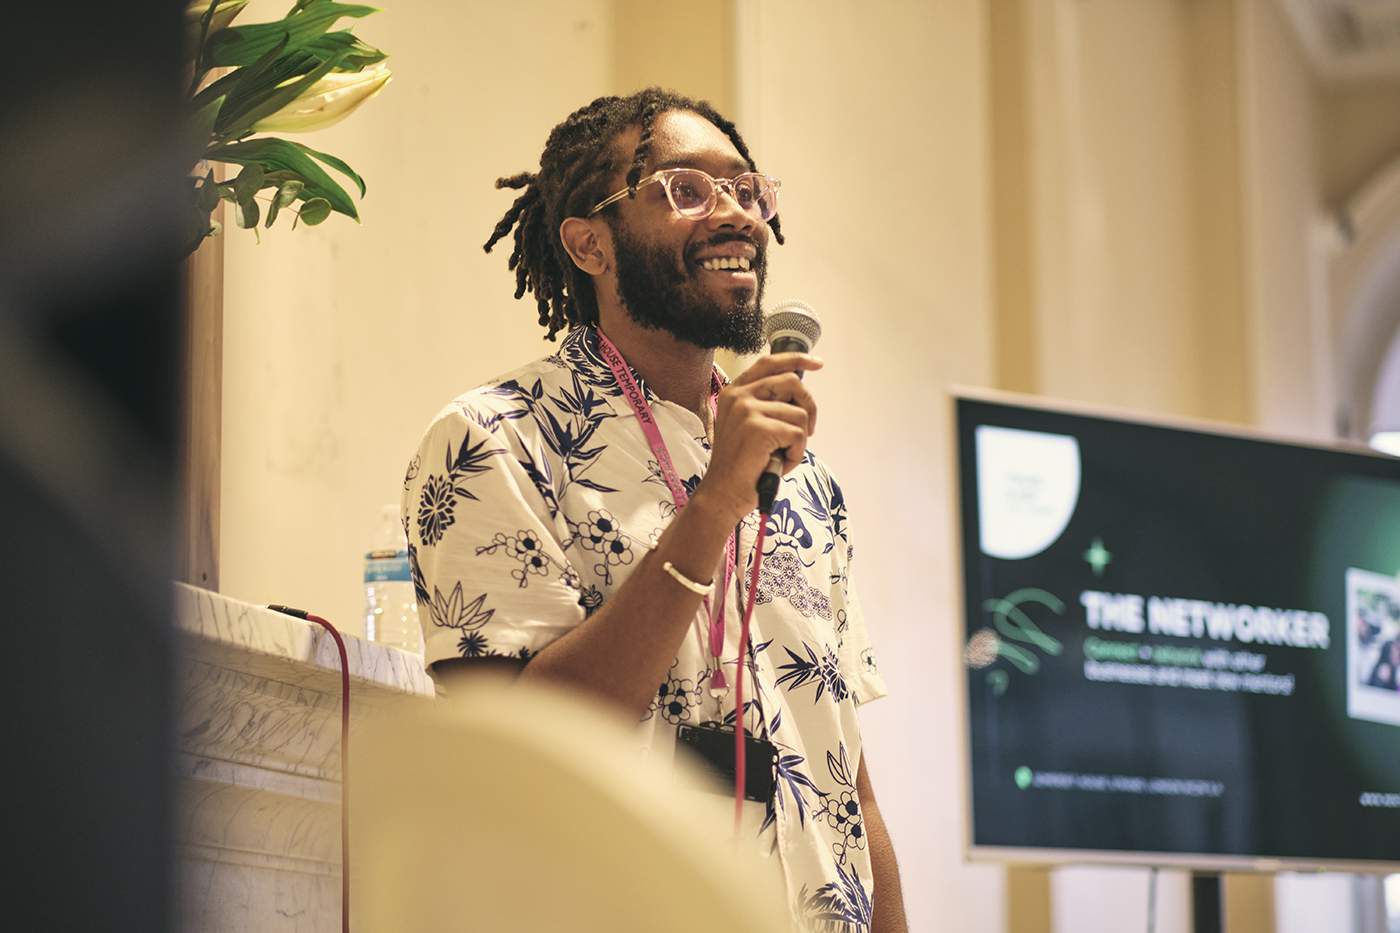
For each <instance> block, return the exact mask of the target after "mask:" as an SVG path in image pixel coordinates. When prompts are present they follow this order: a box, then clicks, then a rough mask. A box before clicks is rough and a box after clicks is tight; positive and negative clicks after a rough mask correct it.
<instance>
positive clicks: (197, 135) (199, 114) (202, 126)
mask: <svg viewBox="0 0 1400 933" xmlns="http://www.w3.org/2000/svg"><path fill="white" fill-rule="evenodd" d="M223 105H224V98H222V97H216V98H214V99H213V100H211V101H209V103H207V104H205V105H204V106H203V107H200V108H199V109H198V110H196V111H195V113H194V116H192V117H191V118H190V122H189V124H188V125H189V131H190V135H189V147H190V148H189V153H188V154H187V155H186V157H185V159H184V160H183V161H182V162H181V164H182V165H189V166H193V165H195V164H196V163H198V162H199V161H200V160H201V159H203V158H204V152H205V150H206V149H208V148H209V142H210V139H211V138H212V137H213V135H214V121H215V120H217V119H218V118H219V109H220V108H221V107H223Z"/></svg>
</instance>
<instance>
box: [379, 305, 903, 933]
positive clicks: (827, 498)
mask: <svg viewBox="0 0 1400 933" xmlns="http://www.w3.org/2000/svg"><path fill="white" fill-rule="evenodd" d="M637 381H638V384H639V385H641V387H642V390H643V392H644V393H645V395H646V398H647V402H648V404H649V405H650V406H651V410H652V414H653V417H654V418H655V419H656V422H657V424H658V426H659V428H660V430H661V434H662V437H663V438H664V440H665V442H666V446H667V449H668V450H669V452H670V456H671V458H672V460H673V461H674V463H675V466H676V470H677V471H678V473H679V475H680V477H681V478H682V482H683V485H684V486H685V487H686V489H687V491H688V492H690V491H693V490H694V489H695V486H696V485H697V484H698V483H699V482H700V478H701V477H702V476H703V475H704V473H705V467H706V465H707V464H708V462H709V455H710V451H709V447H708V445H707V444H706V441H705V436H704V429H703V427H702V425H701V423H700V421H699V419H698V418H696V417H695V416H694V414H692V413H691V412H689V411H686V410H685V409H684V408H682V407H681V406H679V405H675V404H673V403H670V402H666V401H663V400H661V399H659V398H657V397H656V396H654V395H653V394H652V393H651V391H650V390H649V389H647V387H646V385H645V383H643V382H642V380H641V378H640V377H637ZM675 512H676V506H675V503H674V501H673V499H672V496H671V492H670V490H669V488H668V487H667V485H666V481H665V478H664V477H663V475H662V473H661V470H660V468H659V466H658V464H657V462H656V457H655V455H654V454H653V452H652V450H651V447H650V446H649V445H648V443H647V441H646V438H645V436H644V435H643V433H642V429H641V426H640V425H639V424H638V423H637V420H636V416H635V415H634V414H633V412H632V409H631V407H630V406H629V405H628V403H627V400H626V399H625V398H624V397H623V395H622V390H621V389H620V387H619V386H618V384H617V381H616V379H615V378H614V376H613V374H612V372H611V371H610V370H609V369H608V366H607V364H606V363H605V362H604V360H603V358H602V356H601V354H600V353H599V351H598V335H597V332H596V331H595V330H593V329H592V328H588V327H580V328H575V329H573V330H571V331H570V332H569V334H568V335H567V337H566V338H565V339H564V340H563V341H562V343H561V345H560V348H559V350H558V352H557V353H555V354H553V355H551V356H548V357H546V358H544V359H542V360H539V361H537V362H535V363H532V364H530V365H528V366H526V367H524V368H522V369H519V370H517V371H515V372H513V373H511V374H509V375H506V376H504V377H502V378H500V379H497V380H495V381H493V382H491V383H488V384H487V385H485V386H483V387H481V388H478V389H475V390H473V391H471V392H468V393H466V394H465V395H462V396H460V397H459V398H457V399H455V400H454V401H453V402H452V403H451V404H449V405H448V406H447V407H446V408H445V409H443V411H442V412H441V413H440V414H439V415H438V417H437V418H436V420H435V421H434V422H433V424H432V425H431V426H430V427H429V429H428V432H427V434H426V435H425V436H424V438H423V441H422V443H421V445H420V446H419V449H418V453H417V455H416V456H415V457H414V458H413V462H412V463H411V464H410V466H409V469H408V474H407V477H406V479H405V481H404V493H403V515H404V522H405V525H406V527H407V531H408V538H409V562H410V566H411V568H412V573H413V581H414V586H415V589H416V591H417V598H418V605H419V614H420V618H421V619H422V623H423V628H424V633H423V634H424V647H425V658H424V660H425V661H426V662H427V663H428V664H432V663H434V662H436V661H439V660H442V659H444V658H455V657H483V656H510V657H518V658H522V659H525V660H529V659H530V658H531V657H533V656H534V655H535V654H536V653H538V652H539V651H540V650H541V649H543V648H544V647H545V646H547V645H549V644H550V643H551V642H553V641H554V640H555V639H557V638H559V637H560V636H561V635H563V634H565V633H566V632H568V631H569V630H570V629H572V628H573V627H574V626H576V625H578V624H579V623H581V622H582V621H583V620H584V619H586V618H587V617H588V616H589V615H591V614H592V613H593V612H595V611H596V610H597V609H598V607H599V606H601V605H602V604H603V602H604V601H605V600H606V599H607V598H608V596H609V595H610V594H611V593H613V592H614V591H615V590H616V589H617V588H618V587H619V586H621V585H622V583H623V582H624V581H625V580H626V579H627V576H628V574H629V573H630V572H631V570H632V568H633V567H635V566H636V565H637V563H638V562H639V561H640V559H641V556H642V554H643V553H644V551H645V549H646V548H648V547H650V546H651V545H652V544H653V543H654V542H655V540H656V539H657V537H658V536H659V535H660V534H661V532H662V530H663V529H664V528H665V527H666V525H667V523H668V522H669V521H670V520H671V518H672V517H673V516H674V515H675ZM758 521H759V515H758V513H757V512H755V513H753V514H752V515H750V516H749V517H748V518H747V519H746V520H745V521H744V522H743V523H742V524H741V526H740V528H739V548H738V554H739V557H738V567H737V568H736V572H735V574H734V583H733V591H732V592H731V593H730V594H729V595H728V598H727V599H726V600H725V616H726V625H725V650H724V656H723V657H724V661H723V663H724V665H725V672H726V676H727V678H728V680H729V683H730V684H731V685H732V684H733V682H734V676H735V671H734V668H735V656H736V654H737V651H738V633H739V623H740V613H741V609H742V606H743V596H744V595H745V593H746V590H745V588H746V587H747V584H748V579H749V575H750V574H749V570H751V567H752V560H753V548H754V543H755V540H756V534H757V531H758ZM851 553H852V547H851V544H850V540H849V537H848V532H847V524H846V506H845V500H844V498H843V497H842V494H841V488H840V487H839V486H838V485H837V484H836V480H835V479H834V478H833V477H832V476H831V474H830V473H829V472H828V471H827V469H826V467H825V466H823V465H822V463H821V462H820V461H818V460H816V459H815V458H814V457H813V456H812V455H811V453H810V452H809V453H808V454H807V458H806V461H805V462H804V463H803V464H801V465H800V466H799V467H798V468H797V469H795V470H793V471H792V472H791V473H790V474H788V475H787V476H786V477H784V478H783V481H782V484H781V486H780V488H779V491H778V496H777V499H776V501H775V503H774V507H773V511H772V514H771V516H770V517H769V519H768V528H767V531H766V538H765V542H764V554H763V561H762V565H761V567H760V571H759V583H758V593H757V596H756V598H755V607H754V616H753V620H752V624H751V645H750V650H749V659H748V665H747V668H748V671H747V674H748V676H747V677H746V678H745V690H744V695H745V704H744V707H745V709H744V717H745V720H744V721H745V728H746V729H747V730H749V731H750V732H751V733H752V734H755V735H759V736H762V737H764V738H767V739H769V740H770V741H772V742H773V743H774V744H775V745H776V746H777V749H778V768H777V790H776V793H775V795H774V799H773V800H772V801H771V802H770V803H768V804H766V805H764V804H757V803H748V804H746V806H747V807H748V808H750V813H748V814H747V816H748V817H749V819H748V824H749V825H750V828H751V830H752V831H753V832H754V833H756V834H757V836H758V838H759V843H760V845H761V846H763V848H764V850H765V851H768V852H773V853H776V855H777V857H778V858H779V859H780V860H781V864H782V869H783V875H784V877H785V879H786V882H787V886H788V896H789V898H790V901H791V907H792V911H793V914H794V916H795V917H797V918H799V919H800V921H801V925H802V926H803V927H804V928H805V929H809V930H813V931H843V933H844V931H865V930H868V929H869V926H870V917H871V910H872V905H871V891H872V879H871V870H870V854H869V850H868V848H867V846H866V837H865V823H864V821H863V819H862V817H861V812H860V803H859V800H858V799H857V796H856V787H855V784H856V769H857V767H858V766H859V763H860V754H861V743H860V731H859V727H858V724H857V720H856V709H855V708H856V706H857V705H858V704H860V703H863V702H865V701H867V700H872V699H875V698H878V697H880V696H883V695H884V693H885V686H884V681H883V680H882V679H881V677H880V674H879V671H878V669H877V668H876V665H875V660H874V657H873V655H872V653H871V649H870V644H869V641H868V639H867V637H866V631H865V623H864V620H863V618H862V616H861V612H860V607H859V604H858V603H857V602H856V594H855V590H854V588H853V587H852V586H851V583H850V577H849V574H850V564H851ZM746 568H748V569H746ZM716 578H717V579H719V578H720V572H719V570H718V569H717V572H716ZM712 668H713V660H712V659H711V658H710V656H709V648H708V626H707V620H706V619H704V618H701V617H699V616H697V619H696V623H695V625H694V626H693V630H692V632H691V633H690V634H689V635H687V637H686V640H685V642H684V644H683V645H682V647H681V650H680V653H679V655H678V656H677V658H676V660H675V662H674V664H672V666H671V670H670V674H669V676H668V677H667V679H666V680H665V682H663V683H662V684H661V687H660V689H659V690H658V691H657V694H656V698H655V700H654V701H653V702H652V705H651V708H650V709H649V710H647V712H646V715H645V716H644V717H643V719H642V722H641V724H640V729H639V739H640V742H641V748H640V750H639V754H641V755H642V756H645V757H648V758H650V759H651V760H652V761H657V760H659V759H661V756H666V760H669V756H671V755H672V754H673V750H674V747H675V741H676V738H675V737H676V727H677V726H679V725H681V724H683V723H689V724H692V725H696V724H699V723H703V722H712V721H720V722H724V723H727V724H729V725H731V726H732V725H733V722H734V694H733V692H730V693H729V694H728V695H727V696H724V697H723V698H719V699H717V698H715V697H714V696H712V695H711V692H710V690H709V681H710V677H711V675H712Z"/></svg>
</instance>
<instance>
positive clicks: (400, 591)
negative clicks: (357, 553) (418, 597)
mask: <svg viewBox="0 0 1400 933" xmlns="http://www.w3.org/2000/svg"><path fill="white" fill-rule="evenodd" d="M365 637H366V638H368V639H369V640H370V641H375V642H379V644H381V645H393V646H394V647H395V648H402V649H404V650H405V651H413V652H415V653H417V654H422V653H423V632H422V630H421V629H420V628H419V627H418V604H417V603H416V602H414V599H413V576H412V574H411V573H410V572H409V569H408V536H407V535H405V534H404V530H403V525H402V524H401V523H400V522H399V507H398V506H397V505H386V506H384V520H383V521H382V522H380V523H379V529H378V530H377V531H376V532H375V533H374V540H373V541H371V542H370V546H369V552H368V553H367V554H365Z"/></svg>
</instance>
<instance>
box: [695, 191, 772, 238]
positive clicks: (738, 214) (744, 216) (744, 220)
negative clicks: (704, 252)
mask: <svg viewBox="0 0 1400 933" xmlns="http://www.w3.org/2000/svg"><path fill="white" fill-rule="evenodd" d="M707 220H708V221H709V222H710V224H711V225H713V226H715V227H734V228H738V229H740V230H752V229H754V228H755V227H756V226H757V225H758V224H760V223H762V221H760V220H759V219H758V218H757V217H755V216H754V215H753V214H751V213H749V212H748V211H746V210H744V208H743V205H741V204H740V203H739V199H738V198H736V197H734V188H733V184H732V183H731V182H729V181H727V180H716V181H715V209H714V210H713V211H712V212H711V213H710V216H709V217H708V218H707Z"/></svg>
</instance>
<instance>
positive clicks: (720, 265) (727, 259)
mask: <svg viewBox="0 0 1400 933" xmlns="http://www.w3.org/2000/svg"><path fill="white" fill-rule="evenodd" d="M700 268H702V269H708V270H709V271H710V272H718V271H719V270H721V269H741V270H743V271H744V272H748V271H749V261H748V260H747V259H745V258H743V257H741V256H720V257H717V258H715V259H706V260H705V261H704V262H702V263H700Z"/></svg>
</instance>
